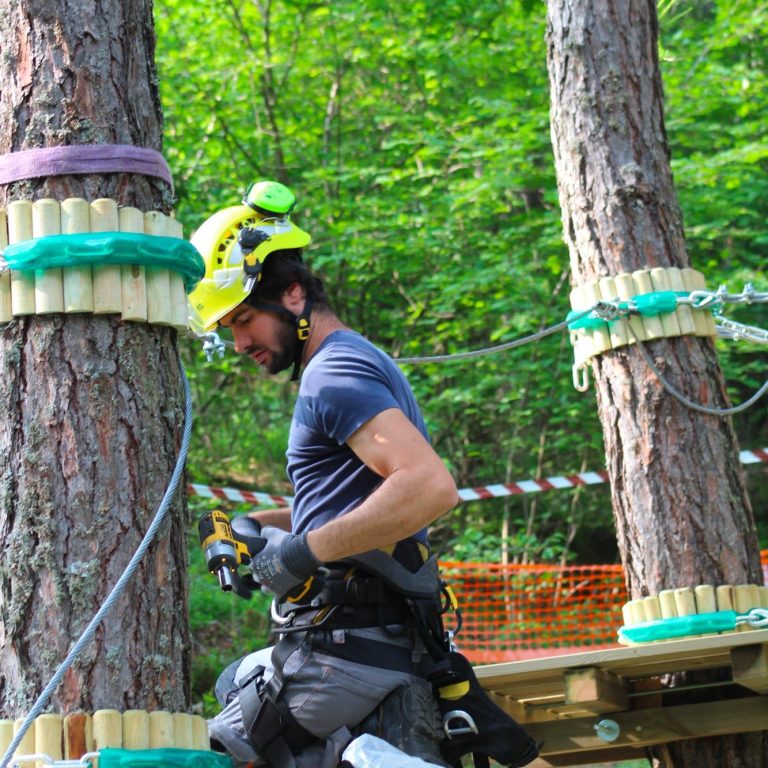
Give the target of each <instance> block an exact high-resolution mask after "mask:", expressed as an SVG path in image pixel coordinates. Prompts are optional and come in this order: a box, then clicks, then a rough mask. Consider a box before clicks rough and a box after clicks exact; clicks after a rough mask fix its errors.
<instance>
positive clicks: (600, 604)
mask: <svg viewBox="0 0 768 768" xmlns="http://www.w3.org/2000/svg"><path fill="white" fill-rule="evenodd" d="M761 555H762V562H763V569H764V571H765V570H766V567H767V566H768V550H765V551H763V552H762V553H761ZM440 566H441V570H442V574H443V578H444V580H445V581H446V582H447V583H448V584H449V585H450V586H451V588H452V589H453V591H454V593H455V594H456V597H457V599H458V601H459V607H460V609H461V615H462V619H463V624H462V628H461V631H460V633H459V635H458V637H457V643H458V646H459V650H461V652H462V653H463V654H464V655H465V656H466V657H467V658H468V659H469V660H470V661H472V662H474V663H491V662H498V661H512V660H515V659H525V658H533V657H536V656H554V655H559V654H563V653H573V652H574V651H585V650H590V649H596V648H612V647H616V646H617V645H618V643H617V641H616V638H617V633H618V630H619V627H620V626H621V625H622V624H623V620H622V615H621V607H622V606H623V605H624V603H626V602H627V601H628V600H629V597H628V595H627V591H626V588H625V586H624V573H623V570H622V567H621V566H620V565H567V566H562V567H561V566H556V565H506V566H504V565H497V564H492V563H461V562H450V561H443V562H441V563H440ZM766 580H767V581H768V574H766Z"/></svg>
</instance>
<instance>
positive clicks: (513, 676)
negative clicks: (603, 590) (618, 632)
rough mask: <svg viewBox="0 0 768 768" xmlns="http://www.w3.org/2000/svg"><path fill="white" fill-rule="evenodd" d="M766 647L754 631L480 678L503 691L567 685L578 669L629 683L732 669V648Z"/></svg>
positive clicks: (613, 651) (536, 664) (511, 665)
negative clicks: (571, 673) (611, 674)
mask: <svg viewBox="0 0 768 768" xmlns="http://www.w3.org/2000/svg"><path fill="white" fill-rule="evenodd" d="M765 642H768V629H759V630H754V631H753V632H751V633H749V634H744V635H742V634H736V633H733V634H729V635H704V636H702V637H697V638H684V639H680V640H668V641H666V642H663V643H650V644H645V645H641V644H638V645H633V646H631V647H629V648H618V647H617V648H608V649H601V650H595V651H583V652H581V653H570V654H564V655H561V656H542V657H541V658H538V659H527V660H525V661H506V662H501V663H498V664H486V665H481V666H477V667H475V674H476V675H477V678H478V680H480V683H481V684H482V686H483V687H484V688H486V689H488V690H492V691H498V690H501V689H502V688H503V687H504V685H505V684H506V685H513V686H516V685H519V684H521V683H530V684H531V685H536V684H537V683H541V682H543V681H546V680H550V681H552V680H558V679H562V675H563V672H564V671H565V670H566V669H576V668H578V667H601V668H602V669H608V670H611V671H613V672H614V674H617V675H623V676H625V677H631V676H633V673H634V672H635V671H636V670H637V669H645V670H651V671H650V672H647V671H644V672H643V675H645V674H656V673H658V672H665V671H666V672H683V671H686V670H688V669H703V668H707V667H710V668H711V667H718V666H728V665H729V664H730V649H731V648H738V647H741V646H744V645H754V644H756V643H765ZM643 675H637V676H643Z"/></svg>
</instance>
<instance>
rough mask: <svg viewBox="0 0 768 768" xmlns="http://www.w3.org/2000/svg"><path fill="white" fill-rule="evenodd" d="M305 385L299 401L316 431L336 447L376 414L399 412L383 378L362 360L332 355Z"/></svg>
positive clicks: (380, 373)
mask: <svg viewBox="0 0 768 768" xmlns="http://www.w3.org/2000/svg"><path fill="white" fill-rule="evenodd" d="M305 383H306V386H303V387H302V389H303V391H302V394H301V397H303V398H306V401H305V404H306V405H308V406H309V407H310V409H311V411H312V413H313V415H314V418H315V419H317V422H318V423H317V426H318V427H319V430H320V431H321V432H322V433H323V434H325V435H327V436H328V437H330V438H331V439H333V440H335V441H336V442H337V443H338V444H339V445H341V444H343V443H346V442H347V440H348V439H349V437H350V436H351V435H352V434H353V433H354V432H355V431H357V430H358V429H359V428H360V427H361V426H363V424H365V423H366V422H367V421H370V420H371V419H372V418H373V417H374V416H376V415H377V414H379V413H381V412H382V411H385V410H387V409H389V408H399V405H398V403H397V400H396V399H395V396H394V394H393V392H392V389H391V386H390V384H389V382H388V381H387V378H386V376H385V375H384V374H383V373H382V372H381V370H379V368H378V367H377V366H376V365H375V364H374V363H373V361H371V360H369V359H367V358H365V357H358V356H351V355H338V354H335V355H334V356H333V357H332V358H330V357H329V358H327V359H325V360H324V361H322V364H320V365H318V366H317V368H315V370H313V371H312V373H311V376H310V377H309V378H308V380H307V381H306V382H302V384H305Z"/></svg>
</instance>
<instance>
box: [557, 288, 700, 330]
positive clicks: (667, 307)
mask: <svg viewBox="0 0 768 768" xmlns="http://www.w3.org/2000/svg"><path fill="white" fill-rule="evenodd" d="M688 295H689V294H687V293H686V292H685V291H652V292H651V293H640V294H638V295H637V296H633V297H632V298H631V299H630V300H629V301H620V302H619V310H620V311H621V312H622V313H624V314H626V313H628V312H629V313H636V314H639V315H642V316H643V317H654V316H655V315H664V314H667V313H669V312H674V311H675V310H676V309H677V299H678V297H680V298H685V297H686V296H688ZM583 312H584V310H581V311H575V310H572V311H571V312H569V313H568V314H567V315H566V318H565V319H566V322H567V323H568V330H569V331H579V330H582V329H583V330H588V331H593V330H596V329H597V328H607V327H608V326H609V325H610V324H611V323H613V322H615V319H613V320H606V319H604V318H602V317H598V316H597V315H596V314H594V312H590V313H589V314H588V315H585V316H584V317H579V315H581V314H583ZM572 318H578V319H572Z"/></svg>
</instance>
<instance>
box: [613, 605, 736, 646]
mask: <svg viewBox="0 0 768 768" xmlns="http://www.w3.org/2000/svg"><path fill="white" fill-rule="evenodd" d="M735 628H736V611H715V612H713V613H697V614H694V615H693V616H675V617H673V618H669V619H657V620H656V621H644V622H643V623H642V624H634V625H633V626H631V627H622V628H621V629H620V630H619V637H620V638H623V639H625V640H630V641H631V642H633V643H650V642H653V641H654V640H671V639H672V638H675V637H685V636H686V635H706V634H709V633H711V632H730V631H732V630H734V629H735Z"/></svg>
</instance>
